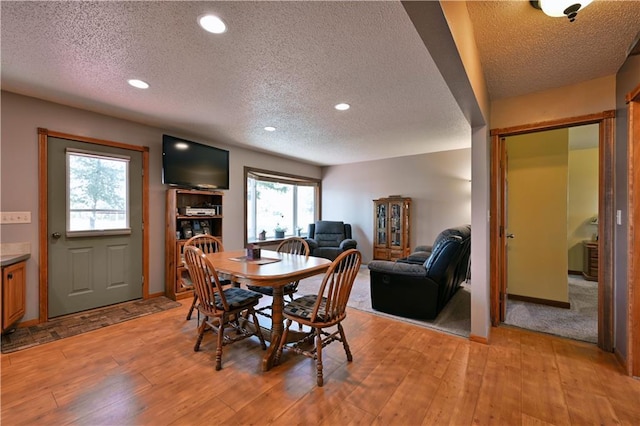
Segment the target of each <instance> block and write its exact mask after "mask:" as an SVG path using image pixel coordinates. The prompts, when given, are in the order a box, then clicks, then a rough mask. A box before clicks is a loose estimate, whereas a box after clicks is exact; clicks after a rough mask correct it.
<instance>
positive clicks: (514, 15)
mask: <svg viewBox="0 0 640 426" xmlns="http://www.w3.org/2000/svg"><path fill="white" fill-rule="evenodd" d="M467 9H468V10H469V15H470V17H471V21H472V22H473V23H474V34H475V38H476V43H477V46H478V50H479V51H480V58H481V61H482V67H483V70H484V73H485V78H486V81H487V87H488V90H489V94H490V97H491V99H492V100H495V99H500V98H507V97H512V96H519V95H523V94H527V93H533V92H538V91H540V90H545V89H550V88H556V87H562V86H566V85H569V84H574V83H577V82H581V81H585V80H591V79H594V78H599V77H605V76H608V75H612V74H615V73H616V72H617V71H618V69H619V68H620V66H622V64H623V63H624V60H625V58H626V57H627V53H628V50H629V49H630V47H631V45H632V43H633V41H634V39H636V37H637V36H638V34H639V32H640V1H628V0H619V1H611V0H608V1H604V0H596V1H594V2H593V3H592V4H591V5H589V6H588V7H586V8H585V9H584V10H582V11H580V12H578V16H577V18H576V20H575V22H569V20H568V19H567V18H550V17H548V16H547V15H545V14H544V13H542V11H540V10H538V9H534V8H533V7H532V6H531V5H530V3H529V1H528V0H519V1H469V2H467Z"/></svg>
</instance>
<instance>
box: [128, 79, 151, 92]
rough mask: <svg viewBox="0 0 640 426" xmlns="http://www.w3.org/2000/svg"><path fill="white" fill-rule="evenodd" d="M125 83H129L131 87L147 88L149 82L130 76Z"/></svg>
mask: <svg viewBox="0 0 640 426" xmlns="http://www.w3.org/2000/svg"><path fill="white" fill-rule="evenodd" d="M127 83H129V84H130V85H132V86H133V87H137V88H138V89H148V88H149V83H147V82H145V81H142V80H138V79H136V78H132V79H131V80H127Z"/></svg>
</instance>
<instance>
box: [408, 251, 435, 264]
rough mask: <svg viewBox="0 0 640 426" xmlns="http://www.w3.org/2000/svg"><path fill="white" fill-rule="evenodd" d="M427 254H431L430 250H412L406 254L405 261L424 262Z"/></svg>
mask: <svg viewBox="0 0 640 426" xmlns="http://www.w3.org/2000/svg"><path fill="white" fill-rule="evenodd" d="M429 256H431V252H430V251H414V252H413V253H411V254H410V255H409V256H407V261H409V262H410V263H424V262H425V261H426V260H427V259H428V258H429Z"/></svg>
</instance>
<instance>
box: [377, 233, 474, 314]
mask: <svg viewBox="0 0 640 426" xmlns="http://www.w3.org/2000/svg"><path fill="white" fill-rule="evenodd" d="M470 254H471V226H470V225H464V226H459V227H456V228H449V229H445V230H444V231H442V232H441V233H440V234H439V235H438V236H437V237H436V239H435V241H434V243H433V246H418V247H416V250H415V251H414V252H413V253H412V254H411V255H410V256H407V257H406V258H403V259H399V260H397V261H396V262H391V261H386V260H374V261H371V262H369V270H370V277H371V278H370V279H371V281H370V285H371V307H372V308H373V309H375V310H377V311H381V312H386V313H389V314H393V315H399V316H402V317H407V318H416V319H434V318H435V317H437V316H438V313H440V311H441V310H442V308H443V307H444V306H445V305H446V304H447V302H448V301H449V300H450V299H451V298H452V297H453V295H454V294H455V292H456V291H457V290H458V289H459V288H460V284H461V283H462V281H464V280H465V278H466V277H467V271H468V265H469V256H470Z"/></svg>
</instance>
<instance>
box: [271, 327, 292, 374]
mask: <svg viewBox="0 0 640 426" xmlns="http://www.w3.org/2000/svg"><path fill="white" fill-rule="evenodd" d="M291 323H292V321H291V320H290V319H287V321H286V322H285V325H284V331H283V332H282V337H281V338H280V344H279V345H278V349H277V350H276V356H275V357H274V359H273V363H274V364H276V365H277V364H278V363H279V362H280V357H281V356H282V349H283V348H284V345H285V344H286V343H287V335H288V334H289V326H291Z"/></svg>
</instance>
